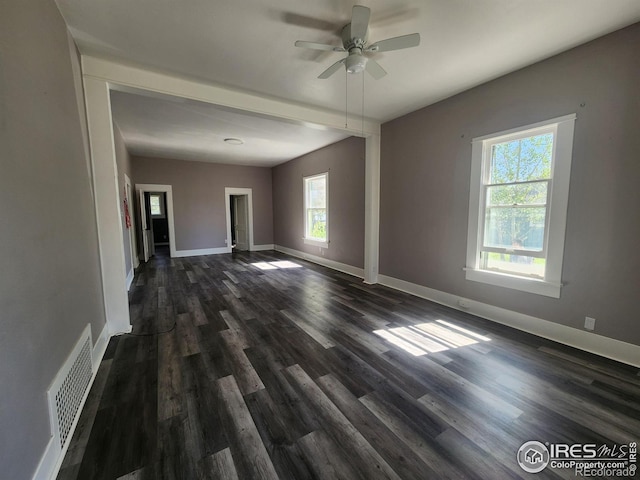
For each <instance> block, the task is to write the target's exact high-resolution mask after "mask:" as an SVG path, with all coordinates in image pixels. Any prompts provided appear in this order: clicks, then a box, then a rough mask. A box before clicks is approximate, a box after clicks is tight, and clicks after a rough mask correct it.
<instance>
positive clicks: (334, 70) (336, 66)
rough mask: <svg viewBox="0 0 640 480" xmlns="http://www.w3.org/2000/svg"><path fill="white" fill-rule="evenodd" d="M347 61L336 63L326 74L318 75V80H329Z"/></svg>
mask: <svg viewBox="0 0 640 480" xmlns="http://www.w3.org/2000/svg"><path fill="white" fill-rule="evenodd" d="M345 60H346V58H343V59H342V60H338V61H337V62H336V63H334V64H333V65H331V66H330V67H329V68H327V69H326V70H325V71H324V72H322V73H321V74H320V75H318V78H322V79H323V80H324V79H325V78H329V77H330V76H331V75H333V74H334V73H336V72H337V71H338V70H340V67H341V66H342V64H343V63H344V61H345Z"/></svg>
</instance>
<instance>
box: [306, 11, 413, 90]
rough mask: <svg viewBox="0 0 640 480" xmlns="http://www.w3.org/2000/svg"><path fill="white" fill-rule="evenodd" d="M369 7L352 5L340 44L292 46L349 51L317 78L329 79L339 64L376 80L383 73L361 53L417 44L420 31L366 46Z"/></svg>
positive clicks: (399, 48) (377, 64)
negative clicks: (349, 20)
mask: <svg viewBox="0 0 640 480" xmlns="http://www.w3.org/2000/svg"><path fill="white" fill-rule="evenodd" d="M370 16H371V10H369V8H367V7H363V6H362V5H354V6H353V10H352V12H351V23H349V24H347V25H345V26H344V28H343V29H342V47H336V46H334V45H326V44H324V43H315V42H304V41H302V40H298V41H297V42H296V43H295V45H296V47H302V48H311V49H313V50H327V51H332V52H348V53H349V54H348V55H347V56H346V57H344V58H343V59H341V60H338V61H337V62H336V63H334V64H333V65H331V66H330V67H329V68H327V69H326V70H325V71H324V72H322V73H321V74H320V75H319V76H318V78H322V79H325V78H329V77H330V76H331V75H333V74H334V73H336V72H337V71H338V70H339V69H340V67H341V66H342V65H344V66H345V68H346V70H347V73H360V72H362V71H363V70H366V71H367V72H368V73H369V74H370V75H371V76H372V77H373V78H375V79H376V80H378V79H380V78H382V77H384V76H385V75H386V74H387V72H386V71H385V70H384V68H382V67H381V66H380V64H379V63H378V62H376V61H375V60H374V59H373V58H369V57H367V56H366V55H365V53H368V52H390V51H392V50H401V49H403V48H411V47H417V46H418V45H420V34H419V33H412V34H410V35H402V36H400V37H393V38H387V39H386V40H380V41H379V42H375V43H372V44H371V45H367V39H368V33H369V32H368V30H369V17H370Z"/></svg>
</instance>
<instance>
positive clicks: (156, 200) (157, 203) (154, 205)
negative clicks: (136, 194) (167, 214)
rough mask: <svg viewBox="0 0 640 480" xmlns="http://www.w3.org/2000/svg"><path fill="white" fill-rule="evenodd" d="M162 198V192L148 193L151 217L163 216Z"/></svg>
mask: <svg viewBox="0 0 640 480" xmlns="http://www.w3.org/2000/svg"><path fill="white" fill-rule="evenodd" d="M162 200H163V199H162V194H160V193H152V194H150V195H149V205H150V206H151V216H152V217H155V218H164V202H163V201H162Z"/></svg>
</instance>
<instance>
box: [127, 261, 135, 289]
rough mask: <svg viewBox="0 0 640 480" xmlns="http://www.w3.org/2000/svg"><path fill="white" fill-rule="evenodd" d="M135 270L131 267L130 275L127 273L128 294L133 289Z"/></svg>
mask: <svg viewBox="0 0 640 480" xmlns="http://www.w3.org/2000/svg"><path fill="white" fill-rule="evenodd" d="M133 268H134V267H131V270H129V273H127V292H128V291H129V290H130V289H131V284H132V283H133V276H134V271H133Z"/></svg>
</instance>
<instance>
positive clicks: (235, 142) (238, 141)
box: [224, 138, 244, 145]
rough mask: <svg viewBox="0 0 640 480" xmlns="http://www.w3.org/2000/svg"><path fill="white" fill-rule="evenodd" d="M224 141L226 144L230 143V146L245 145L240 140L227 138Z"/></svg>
mask: <svg viewBox="0 0 640 480" xmlns="http://www.w3.org/2000/svg"><path fill="white" fill-rule="evenodd" d="M224 141H225V143H228V144H230V145H242V144H243V143H244V142H243V141H242V140H241V139H239V138H225V139H224Z"/></svg>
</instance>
